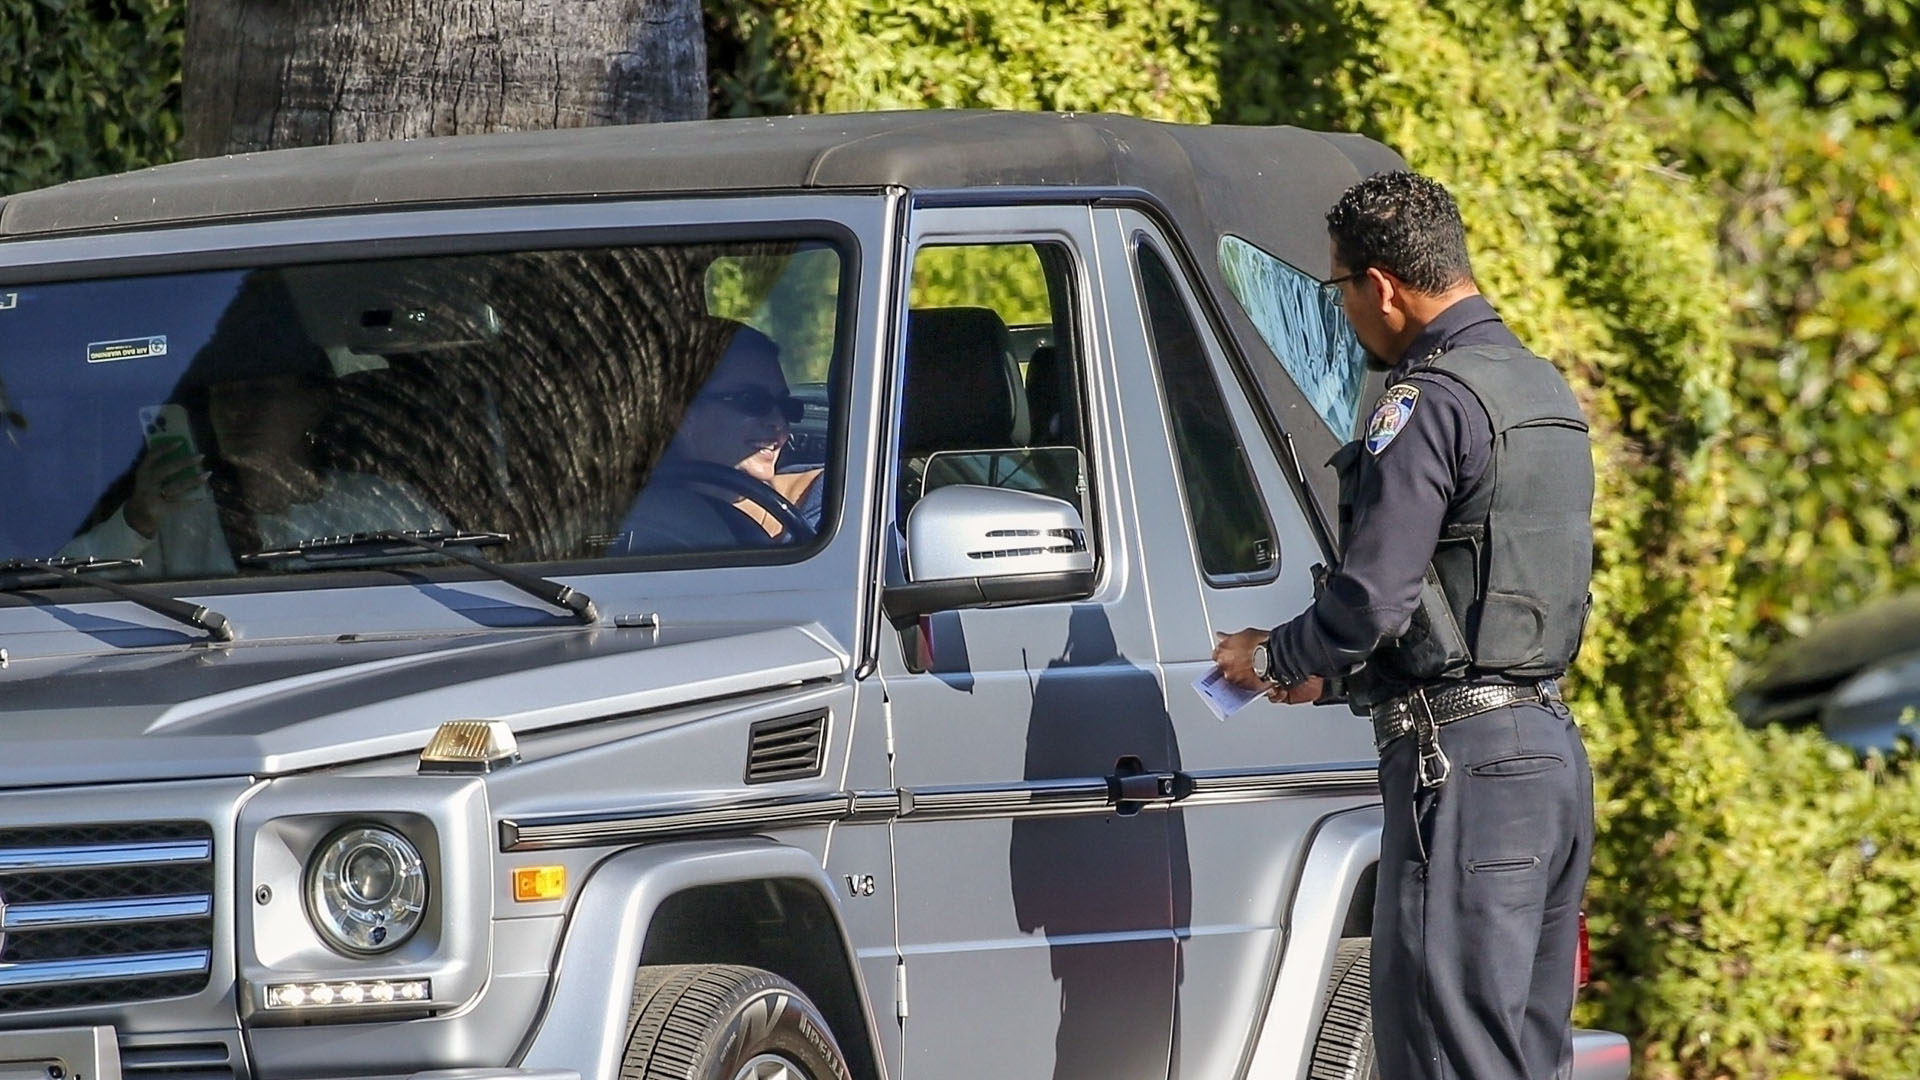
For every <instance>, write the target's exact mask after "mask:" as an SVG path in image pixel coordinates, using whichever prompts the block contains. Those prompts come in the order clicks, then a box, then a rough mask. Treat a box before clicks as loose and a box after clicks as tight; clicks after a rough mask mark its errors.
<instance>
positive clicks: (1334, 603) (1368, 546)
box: [1269, 373, 1492, 683]
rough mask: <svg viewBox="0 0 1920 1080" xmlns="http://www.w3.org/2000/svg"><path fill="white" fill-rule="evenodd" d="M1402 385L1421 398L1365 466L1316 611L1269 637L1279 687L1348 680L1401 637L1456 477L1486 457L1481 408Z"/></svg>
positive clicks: (1441, 385)
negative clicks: (1383, 645)
mask: <svg viewBox="0 0 1920 1080" xmlns="http://www.w3.org/2000/svg"><path fill="white" fill-rule="evenodd" d="M1407 381H1408V382H1410V383H1411V384H1412V385H1414V386H1416V387H1418V388H1419V390H1420V396H1419V398H1418V399H1417V400H1416V401H1415V402H1414V406H1413V411H1412V412H1411V413H1410V414H1409V415H1408V416H1407V419H1406V424H1405V426H1404V427H1402V428H1401V429H1400V431H1399V432H1398V433H1397V434H1396V435H1394V437H1393V439H1392V440H1391V441H1390V442H1388V443H1387V444H1386V445H1385V446H1384V447H1382V448H1381V449H1380V451H1379V452H1378V453H1377V454H1373V455H1372V458H1373V460H1372V461H1371V462H1367V463H1363V465H1362V473H1361V476H1360V478H1359V483H1358V486H1357V487H1356V489H1355V491H1354V494H1353V501H1352V520H1351V523H1350V525H1349V526H1348V529H1347V534H1346V536H1345V537H1344V538H1343V539H1344V542H1345V545H1346V547H1345V551H1344V552H1343V554H1342V557H1341V560H1340V565H1339V567H1338V569H1336V570H1335V571H1334V572H1333V573H1332V574H1330V575H1329V576H1328V578H1327V583H1326V587H1325V588H1324V589H1322V590H1321V592H1320V595H1319V596H1318V597H1317V598H1316V599H1315V600H1314V603H1313V606H1312V607H1310V608H1308V609H1307V610H1306V611H1304V612H1302V613H1301V614H1300V615H1299V616H1297V617H1295V618H1294V619H1293V620H1292V621H1290V622H1287V623H1285V624H1283V625H1281V626H1279V627H1276V628H1275V629H1274V631H1273V635H1272V637H1271V639H1270V643H1269V649H1270V650H1271V654H1272V664H1273V669H1274V674H1275V676H1276V677H1277V678H1279V679H1280V680H1281V681H1283V682H1286V683H1297V682H1300V681H1302V680H1304V679H1306V678H1307V677H1308V676H1312V675H1319V676H1322V677H1325V678H1333V677H1336V676H1341V675H1346V674H1348V673H1350V672H1351V671H1352V670H1353V669H1354V668H1355V667H1356V666H1357V665H1358V664H1360V663H1361V662H1362V661H1364V660H1365V659H1366V658H1367V657H1368V656H1369V655H1370V654H1371V653H1372V652H1373V651H1374V649H1376V648H1378V647H1379V645H1380V643H1381V641H1383V640H1387V639H1391V638H1395V637H1398V636H1399V635H1401V634H1403V633H1405V632H1406V629H1407V626H1408V624H1409V623H1410V622H1411V620H1412V618H1413V613H1414V609H1415V608H1416V607H1418V605H1419V602H1420V586H1421V582H1422V581H1423V580H1424V578H1425V576H1426V570H1427V564H1428V563H1429V562H1430V561H1432V559H1433V549H1434V544H1435V543H1436V541H1438V539H1439V537H1440V527H1441V523H1442V522H1443V520H1444V519H1445V517H1446V513H1447V505H1448V503H1449V502H1450V501H1451V500H1452V499H1453V495H1454V492H1455V491H1457V490H1460V489H1461V488H1462V486H1463V483H1462V480H1463V477H1462V475H1461V473H1462V471H1463V469H1469V468H1471V466H1473V465H1476V464H1481V463H1483V462H1484V461H1485V460H1486V459H1487V458H1489V457H1490V456H1491V433H1492V427H1491V424H1489V423H1488V422H1487V420H1486V418H1485V412H1484V410H1480V407H1479V403H1478V402H1466V401H1462V399H1461V394H1460V393H1459V392H1457V391H1456V390H1455V389H1454V387H1453V386H1452V385H1451V384H1450V383H1449V382H1448V381H1447V380H1446V379H1445V377H1444V376H1433V375H1422V374H1419V373H1415V374H1414V375H1412V376H1411V377H1409V379H1408V380H1407ZM1469 409H1471V410H1476V411H1479V416H1478V417H1475V416H1473V415H1472V414H1470V413H1469V412H1468V410H1469ZM1476 419H1477V420H1478V421H1479V422H1478V424H1475V423H1473V421H1474V420H1476ZM1476 429H1478V430H1477V431H1476ZM1482 441H1485V442H1486V443H1487V444H1488V445H1487V446H1485V447H1481V446H1479V445H1478V444H1479V443H1480V442H1482ZM1364 452H1365V451H1363V453H1364Z"/></svg>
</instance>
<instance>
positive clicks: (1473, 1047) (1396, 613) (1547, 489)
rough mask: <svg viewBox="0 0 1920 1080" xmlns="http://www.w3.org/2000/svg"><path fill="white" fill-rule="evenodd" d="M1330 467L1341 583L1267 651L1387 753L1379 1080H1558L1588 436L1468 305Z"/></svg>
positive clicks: (1574, 874) (1411, 357)
mask: <svg viewBox="0 0 1920 1080" xmlns="http://www.w3.org/2000/svg"><path fill="white" fill-rule="evenodd" d="M1496 429H1498V430H1497V431H1496ZM1496 435H1497V436H1498V437H1497V438H1496ZM1333 463H1334V464H1335V466H1336V467H1337V468H1339V470H1340V474H1341V484H1340V488H1341V497H1340V504H1341V506H1340V516H1341V534H1342V545H1343V551H1342V556H1341V560H1340V564H1339V566H1338V567H1337V568H1335V570H1334V571H1333V572H1332V573H1331V574H1330V575H1328V576H1327V578H1326V580H1325V581H1324V582H1323V588H1322V589H1321V590H1320V591H1319V593H1318V595H1317V596H1316V599H1315V601H1314V604H1313V606H1312V607H1310V608H1308V609H1307V611H1305V612H1304V613H1302V614H1301V615H1300V616H1299V617H1298V618H1295V619H1294V620H1292V621H1291V622H1288V623H1286V624H1284V625H1282V626H1280V627H1277V628H1276V629H1275V630H1274V631H1273V633H1272V636H1271V637H1270V638H1269V641H1268V648H1269V650H1270V656H1271V665H1272V668H1273V673H1274V675H1275V677H1276V678H1278V679H1280V680H1282V681H1284V682H1289V683H1292V682H1299V681H1301V680H1303V679H1304V678H1306V677H1307V676H1309V675H1320V676H1322V677H1329V678H1332V677H1339V676H1349V677H1348V678H1347V680H1346V695H1347V698H1348V701H1349V704H1350V705H1351V706H1352V707H1353V709H1354V711H1355V712H1359V713H1363V714H1368V715H1371V716H1372V717H1373V720H1374V730H1375V739H1376V742H1378V743H1379V744H1380V745H1381V754H1380V788H1381V794H1382V798H1383V801H1384V803H1385V810H1386V825H1385V830H1384V832H1383V834H1382V837H1381V852H1380V878H1379V891H1378V894H1377V899H1376V904H1375V908H1374V946H1373V1008H1374V1028H1375V1032H1376V1035H1377V1039H1376V1044H1377V1051H1378V1053H1379V1058H1380V1073H1381V1076H1382V1077H1383V1078H1384V1080H1411V1078H1422V1080H1424V1078H1447V1080H1456V1078H1457V1080H1543V1078H1546V1077H1555V1076H1563V1075H1565V1074H1566V1071H1567V1070H1568V1069H1569V1068H1570V1059H1571V1048H1570V1045H1569V1043H1568V1038H1569V1022H1568V1015H1569V1013H1570V1012H1571V1010H1572V1005H1573V990H1574V963H1575V956H1574V952H1575V949H1576V942H1577V929H1576V925H1577V923H1576V920H1577V918H1578V912H1579V908H1580V903H1581V894H1582V891H1583V889H1584V888H1585V885H1586V874H1587V861H1588V856H1589V854H1590V852H1591V849H1592V845H1593V782H1592V775H1591V773H1590V772H1589V771H1588V766H1587V758H1586V752H1585V750H1584V748H1583V747H1582V746H1581V742H1580V736H1579V733H1578V732H1577V731H1576V730H1575V728H1574V725H1573V719H1572V716H1571V714H1570V713H1568V711H1567V709H1566V707H1565V706H1564V705H1563V704H1561V702H1560V700H1559V695H1558V692H1557V689H1556V688H1555V684H1554V682H1553V679H1554V678H1555V677H1556V676H1558V675H1560V674H1561V673H1562V672H1564V670H1565V668H1566V665H1567V663H1568V662H1569V661H1570V660H1571V658H1572V655H1573V652H1574V650H1575V649H1576V648H1577V647H1578V641H1579V636H1580V632H1581V630H1582V628H1583V626H1582V624H1583V623H1584V621H1585V616H1586V606H1587V601H1588V593H1587V586H1588V576H1589V573H1590V570H1591V559H1592V531H1591V525H1590V522H1589V514H1590V512H1591V507H1592V500H1593V469H1592V463H1591V458H1590V457H1589V456H1588V444H1587V432H1586V425H1585V423H1584V421H1582V420H1581V418H1580V412H1579V408H1578V406H1577V405H1576V404H1575V402H1574V399H1573V395H1572V393H1571V391H1569V390H1568V389H1567V386H1566V383H1565V380H1563V379H1562V378H1561V377H1560V375H1559V373H1558V372H1557V371H1555V370H1554V369H1553V367H1552V366H1551V365H1549V364H1547V363H1546V362H1545V361H1542V360H1540V359H1538V358H1536V357H1534V356H1533V355H1532V354H1531V353H1528V352H1527V351H1526V350H1525V349H1524V348H1523V347H1522V346H1521V344H1520V342H1519V340H1518V339H1517V338H1515V337H1514V336H1513V334H1512V333H1511V332H1510V331H1508V329H1507V328H1506V325H1505V324H1504V323H1502V322H1501V321H1500V317H1499V315H1497V314H1496V313H1495V312H1494V310H1493V308H1492V306H1491V305H1489V304H1488V303H1487V302H1486V301H1485V300H1484V299H1482V298H1480V297H1478V296H1473V297H1469V298H1467V299H1464V300H1462V301H1460V302H1459V303H1456V304H1454V305H1453V306H1451V307H1449V308H1448V309H1447V310H1446V311H1444V312H1442V313H1441V314H1440V316H1439V317H1438V318H1436V319H1435V320H1434V321H1433V322H1432V323H1431V324H1429V325H1428V326H1427V327H1426V328H1425V330H1424V331H1423V332H1422V333H1421V335H1420V337H1419V338H1418V339H1417V340H1415V341H1414V343H1413V345H1412V346H1411V347H1410V348H1409V349H1408V350H1407V352H1406V354H1405V355H1404V356H1402V357H1401V358H1400V360H1399V363H1398V365H1397V366H1396V367H1395V368H1394V370H1393V373H1392V374H1391V375H1390V376H1389V378H1388V389H1387V392H1386V393H1385V394H1384V395H1383V396H1382V398H1381V400H1380V403H1379V404H1378V405H1377V406H1376V408H1375V412H1374V414H1373V418H1372V420H1371V421H1370V423H1369V429H1368V433H1367V435H1366V436H1365V437H1363V438H1361V439H1359V440H1356V441H1355V442H1353V443H1350V444H1348V445H1347V446H1346V447H1344V448H1343V449H1342V450H1341V452H1340V454H1339V455H1336V457H1335V458H1334V462H1333ZM1496 466H1497V467H1496ZM1363 661H1364V662H1365V663H1364V666H1363V667H1360V668H1359V669H1358V670H1356V665H1360V664H1361V663H1362V662H1363Z"/></svg>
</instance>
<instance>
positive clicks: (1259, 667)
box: [1253, 641, 1274, 683]
mask: <svg viewBox="0 0 1920 1080" xmlns="http://www.w3.org/2000/svg"><path fill="white" fill-rule="evenodd" d="M1253 677H1254V678H1256V679H1259V680H1260V681H1261V682H1265V683H1270V682H1272V681H1274V680H1273V652H1272V650H1270V649H1268V648H1267V643H1266V642H1264V641H1263V642H1261V643H1260V644H1258V645H1255V646H1254V647H1253Z"/></svg>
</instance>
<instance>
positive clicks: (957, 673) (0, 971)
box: [0, 113, 1627, 1080]
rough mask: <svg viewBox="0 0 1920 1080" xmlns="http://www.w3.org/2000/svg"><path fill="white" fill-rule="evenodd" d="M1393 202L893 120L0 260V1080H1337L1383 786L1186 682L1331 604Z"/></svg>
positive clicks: (461, 180)
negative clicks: (1342, 203) (1378, 253)
mask: <svg viewBox="0 0 1920 1080" xmlns="http://www.w3.org/2000/svg"><path fill="white" fill-rule="evenodd" d="M1397 162H1398V159H1397V158H1395V157H1394V156H1393V154H1392V153H1391V152H1390V151H1388V150H1386V149H1385V148H1383V147H1381V146H1379V145H1378V144H1375V143H1371V142H1368V141H1366V140H1364V139H1361V138H1357V137H1351V136H1334V135H1323V134H1317V133H1313V132H1307V131H1301V130H1297V129H1290V128H1267V129H1247V128H1242V129H1231V128H1216V129H1209V128H1187V127H1177V126H1170V125H1158V124H1152V123H1147V122H1142V121H1136V120H1129V119H1125V118H1114V117H1097V116H1054V115H1032V114H1029V115H1013V114H969V113H917V114H892V115H888V114H875V115H862V116H831V117H815V118H795V119H786V120H751V121H727V122H712V123H696V124H682V125H661V126H653V127H639V128H603V129H595V130H581V131H568V132H548V133H540V134H527V135H511V136H493V137H482V138H470V139H446V140H427V141H420V142H408V143H389V144H371V145H357V146H339V147H328V148H319V149H312V150H295V151H284V152H278V153H268V154H259V155H251V156H246V157H237V158H225V159H219V160H206V161H197V162H188V163H184V164H180V165H174V166H168V167H164V168H159V169H153V170H149V171H146V172H143V173H136V174H132V175H128V176H123V177H112V178H105V179H99V180H89V181H83V182H79V183H74V184H69V185H65V186H63V187H58V188H54V189H50V190H46V191H41V192H35V193H29V194H24V195H19V196H16V197H13V198H11V199H8V200H6V201H5V202H4V203H3V204H0V343H4V344H0V507H3V508H4V513H0V560H4V563H0V733H3V734H0V739H3V740H4V741H3V742H0V749H3V750H4V753H3V754H0V786H3V787H4V789H5V791H6V798H5V800H4V803H0V896H4V908H3V909H0V910H4V916H3V917H0V927H3V928H4V935H5V936H4V945H3V946H0V1060H4V1061H5V1062H7V1063H9V1064H8V1065H7V1069H8V1070H9V1072H8V1075H16V1074H17V1075H18V1076H22V1077H25V1076H45V1077H46V1078H48V1080H120V1078H122V1077H125V1078H136V1077H137V1078H151V1080H229V1078H232V1080H319V1078H348V1077H374V1076H380V1077H400V1076H415V1077H422V1078H425V1077H432V1076H435V1075H440V1076H447V1077H453V1076H457V1077H459V1078H461V1080H486V1078H491V1077H499V1078H502V1080H506V1078H519V1080H583V1078H584V1080H614V1077H616V1076H618V1077H621V1078H622V1080H652V1078H657V1077H702V1078H707V1077H720V1078H727V1080H772V1078H780V1077H806V1078H809V1080H828V1078H835V1077H861V1078H863V1080H880V1078H882V1077H895V1078H898V1077H907V1076H910V1077H913V1078H914V1080H923V1078H924V1080H931V1078H936V1077H956V1078H958V1077H968V1078H971V1077H1044V1076H1053V1077H1063V1078H1064V1077H1075V1078H1079V1077H1103V1078H1104V1077H1152V1078H1155V1080H1162V1078H1182V1080H1184V1078H1197V1077H1205V1078H1215V1077H1238V1076H1257V1077H1305V1076H1308V1075H1309V1073H1310V1070H1311V1073H1310V1074H1311V1075H1312V1076H1314V1077H1330V1076H1362V1075H1366V1074H1367V1073H1368V1072H1369V1071H1370V1069H1371V1065H1370V1061H1371V1056H1372V1046H1371V1042H1370V1038H1371V1036H1370V1035H1369V1033H1368V1023H1367V1013H1366V1002H1367V988H1366V978H1367V968H1368V965H1367V963H1366V959H1367V956H1366V944H1365V938H1366V935H1367V933H1368V927H1369V923H1370V918H1371V913H1372V895H1373V879H1374V864H1375V862H1376V860H1377V854H1378V847H1379V832H1380V813H1379V809H1378V803H1377V790H1376V779H1375V766H1376V762H1375V759H1374V754H1373V752H1372V748H1371V745H1370V741H1369V732H1368V729H1367V726H1366V725H1365V724H1364V723H1360V722H1357V721H1356V720H1355V718H1353V717H1352V716H1350V715H1347V714H1346V713H1345V712H1344V711H1343V710H1334V709H1316V708H1312V707H1306V706H1275V705H1268V704H1264V703H1260V704H1255V705H1253V706H1250V707H1248V708H1245V709H1243V710H1241V711H1239V712H1237V713H1233V714H1232V715H1230V716H1228V717H1226V718H1225V719H1222V718H1220V717H1219V716H1218V715H1216V714H1215V712H1214V711H1212V709H1211V708H1210V707H1209V705H1208V703H1207V700H1206V699H1205V698H1203V696H1202V695H1201V693H1199V692H1198V690H1197V689H1196V682H1197V681H1200V680H1203V679H1204V678H1205V676H1206V675H1207V673H1208V670H1209V666H1210V665H1209V661H1208V656H1209V653H1210V650H1211V647H1212V640H1213V638H1212V634H1211V631H1212V629H1213V628H1216V627H1240V626H1246V625H1249V624H1265V623H1270V622H1272V621H1274V620H1275V619H1277V618H1280V617H1282V616H1284V615H1286V614H1288V613H1290V612H1293V611H1297V610H1299V609H1300V608H1302V607H1303V606H1304V605H1305V604H1306V603H1307V602H1308V599H1309V596H1310V594H1311V591H1312V588H1313V582H1312V576H1311V572H1310V571H1311V568H1312V567H1313V565H1314V564H1315V563H1317V562H1323V561H1325V560H1327V559H1328V558H1329V557H1330V554H1331V539H1330V537H1329V536H1328V533H1327V528H1326V525H1325V522H1326V519H1327V517H1328V512H1329V509H1330V502H1331V494H1332V493H1331V487H1330V485H1331V477H1330V476H1325V475H1323V474H1325V473H1326V470H1324V469H1321V468H1319V463H1320V462H1322V461H1324V460H1325V459H1326V458H1327V457H1328V456H1329V455H1330V453H1331V452H1332V451H1333V449H1334V448H1335V447H1336V446H1338V445H1339V444H1340V443H1341V442H1342V441H1344V440H1345V439H1346V438H1347V437H1348V436H1349V434H1350V433H1351V432H1352V431H1353V430H1354V426H1355V418H1356V412H1357V410H1358V409H1359V407H1360V405H1361V403H1362V401H1363V399H1365V398H1366V396H1367V394H1368V393H1369V387H1368V386H1367V385H1366V384H1365V380H1364V371H1365V369H1364V365H1363V364H1362V363H1361V357H1360V353H1359V350H1358V346H1357V345H1356V344H1355V343H1354V341H1353V338H1352V334H1351V332H1350V331H1349V330H1348V329H1347V328H1346V327H1345V325H1344V323H1343V322H1342V321H1341V317H1340V315H1339V313H1338V310H1337V308H1336V307H1335V306H1333V305H1331V304H1330V303H1329V302H1328V301H1327V300H1326V299H1325V298H1323V296H1322V295H1321V292H1320V290H1319V288H1318V286H1317V283H1316V281H1315V278H1314V277H1313V276H1312V275H1311V274H1310V273H1308V272H1307V271H1306V270H1304V269H1303V268H1319V267H1322V266H1323V265H1324V260H1325V243H1326V241H1325V233H1324V229H1323V226H1322V222H1321V213H1322V211H1323V209H1324V208H1325V207H1326V206H1327V205H1328V204H1329V203H1330V202H1331V200H1332V199H1333V198H1334V196H1335V195H1336V194H1337V193H1338V192H1339V191H1340V190H1341V189H1342V188H1344V187H1345V186H1346V185H1347V184H1349V183H1351V182H1352V181H1353V180H1355V179H1356V178H1358V177H1359V176H1361V175H1364V174H1366V173H1368V172H1371V171H1374V170H1377V169H1380V168H1386V167H1392V166H1394V165H1395V164H1397ZM1303 463H1304V465H1303ZM1309 465H1310V466H1312V467H1311V468H1308V467H1305V466H1309ZM1568 977H1569V978H1572V977H1574V976H1573V973H1572V972H1569V973H1568ZM1330 1002H1331V1003H1332V1004H1331V1006H1330V1004H1329V1003H1330ZM1579 1047H1580V1062H1581V1065H1580V1069H1579V1070H1578V1075H1579V1076H1580V1077H1582V1078H1584V1080H1600V1078H1617V1077H1624V1076H1625V1075H1626V1057H1627V1053H1626V1045H1625V1042H1624V1040H1621V1039H1619V1038H1618V1037H1617V1036H1612V1035H1606V1034H1602V1033H1595V1032H1583V1033H1581V1035H1580V1037H1579ZM447 1070H458V1071H457V1072H451V1073H450V1072H447Z"/></svg>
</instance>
